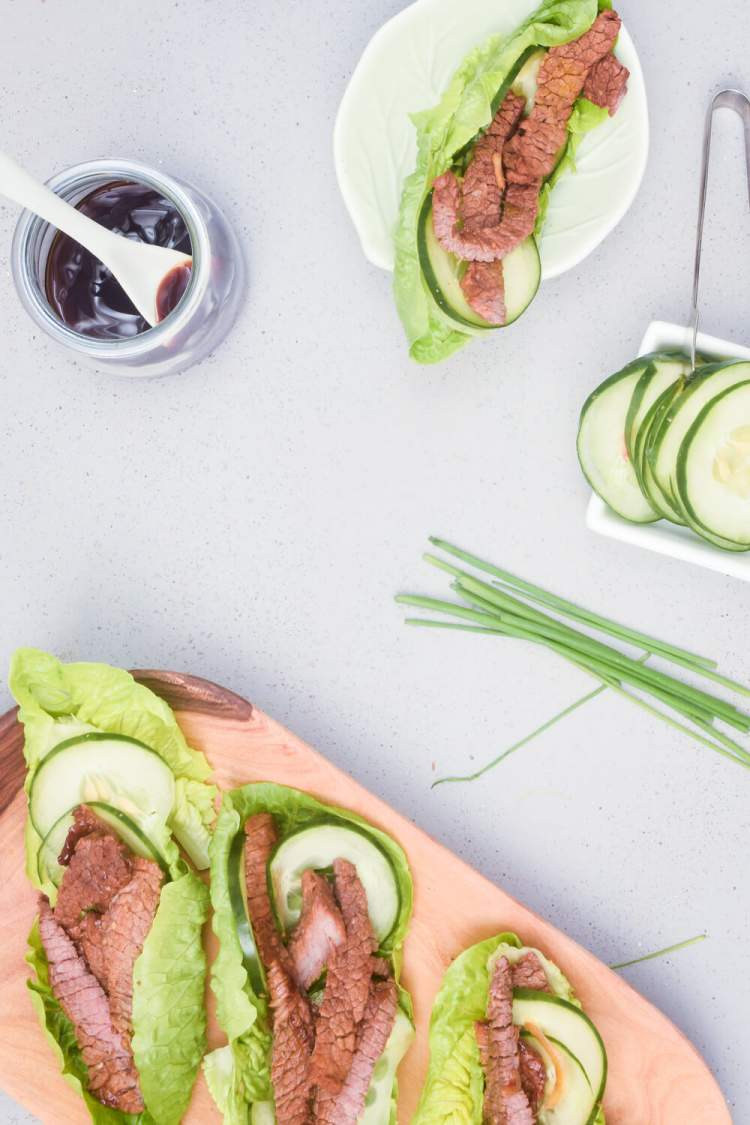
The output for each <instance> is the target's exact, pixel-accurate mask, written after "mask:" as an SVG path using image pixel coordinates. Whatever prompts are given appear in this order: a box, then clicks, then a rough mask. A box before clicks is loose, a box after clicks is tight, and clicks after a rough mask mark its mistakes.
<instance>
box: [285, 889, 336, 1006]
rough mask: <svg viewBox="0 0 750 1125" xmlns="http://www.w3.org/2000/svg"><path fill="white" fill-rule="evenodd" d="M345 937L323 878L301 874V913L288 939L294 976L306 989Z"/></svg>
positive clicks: (329, 890) (334, 903) (330, 891)
mask: <svg viewBox="0 0 750 1125" xmlns="http://www.w3.org/2000/svg"><path fill="white" fill-rule="evenodd" d="M345 940H346V927H345V925H344V919H343V918H342V917H341V911H340V910H339V908H338V906H337V905H336V902H335V899H334V897H333V891H332V890H331V888H330V885H329V883H328V881H327V879H325V878H324V876H323V875H319V874H318V873H317V872H316V871H312V870H308V871H304V872H303V873H302V913H301V914H300V919H299V922H298V923H297V925H296V927H295V930H294V933H293V934H292V937H291V940H290V942H289V953H290V954H291V958H292V965H293V967H294V977H295V980H296V981H297V984H298V985H299V987H300V988H301V989H308V988H309V987H310V985H311V984H313V983H314V982H315V981H316V980H317V979H318V977H319V976H320V975H321V973H322V972H323V970H324V969H325V968H326V966H327V965H328V961H329V959H330V957H331V954H332V953H333V951H334V949H336V948H337V947H338V946H339V945H341V944H342V943H343V942H344V941H345Z"/></svg>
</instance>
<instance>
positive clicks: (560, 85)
mask: <svg viewBox="0 0 750 1125" xmlns="http://www.w3.org/2000/svg"><path fill="white" fill-rule="evenodd" d="M619 31H620V17H619V16H618V15H617V13H616V12H613V11H609V10H608V11H603V12H600V14H599V15H598V16H597V18H596V19H595V20H594V22H593V24H592V25H591V27H590V28H589V30H588V31H587V32H585V33H584V34H583V35H582V36H581V37H580V39H574V40H573V41H572V42H571V43H564V44H563V45H562V46H560V47H552V48H550V50H549V51H548V52H547V54H546V55H545V57H544V61H543V62H542V65H541V67H540V68H539V76H538V79H537V90H536V95H535V98H534V108H533V109H532V111H531V113H530V114H529V116H528V117H527V118H526V119H525V120H524V121H523V122H522V123H521V125H520V127H519V129H518V132H517V133H516V134H515V135H514V136H513V137H511V139H510V140H509V141H508V143H507V145H506V146H505V149H504V153H503V163H504V167H505V175H506V177H507V180H508V183H509V184H510V183H517V184H528V183H530V182H532V181H533V180H542V179H544V178H545V177H546V176H549V174H550V173H551V172H552V170H553V168H554V167H555V164H556V163H557V157H558V153H559V152H560V149H561V148H562V146H563V145H564V143H565V140H566V134H567V125H568V118H569V117H570V114H571V112H572V110H573V105H574V103H575V101H576V99H577V98H578V97H579V96H580V94H581V91H582V90H583V87H584V84H585V82H586V78H587V76H588V73H589V71H590V70H591V69H592V67H594V66H595V65H596V63H598V62H599V61H600V60H601V59H603V58H604V56H605V55H608V54H609V53H610V51H611V50H612V48H613V47H614V45H615V40H616V39H617V36H618V34H619Z"/></svg>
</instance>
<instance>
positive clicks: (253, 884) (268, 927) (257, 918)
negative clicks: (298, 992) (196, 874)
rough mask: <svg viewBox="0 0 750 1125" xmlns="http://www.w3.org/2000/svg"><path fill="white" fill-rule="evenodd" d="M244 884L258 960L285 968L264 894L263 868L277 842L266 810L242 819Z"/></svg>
mask: <svg viewBox="0 0 750 1125" xmlns="http://www.w3.org/2000/svg"><path fill="white" fill-rule="evenodd" d="M245 837H246V839H245V885H246V888H247V910H248V914H249V915H250V921H251V922H252V926H253V934H254V936H255V941H256V943H257V946H258V952H259V953H260V959H261V961H262V962H263V964H264V965H266V966H268V965H270V964H271V962H272V961H279V962H281V964H282V965H283V966H284V968H285V969H286V970H287V971H289V969H290V967H291V962H290V959H289V954H288V952H287V948H286V946H285V945H284V943H283V942H282V940H281V938H280V937H279V932H278V930H277V929H276V921H275V919H274V916H273V907H272V905H271V899H270V897H269V894H268V882H267V870H268V861H269V859H270V858H271V853H272V852H273V849H274V848H275V846H276V844H277V842H278V835H277V832H276V825H275V823H274V819H273V817H272V816H271V814H270V813H255V815H254V816H250V817H248V819H247V820H246V821H245Z"/></svg>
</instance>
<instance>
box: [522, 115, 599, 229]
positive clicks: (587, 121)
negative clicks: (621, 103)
mask: <svg viewBox="0 0 750 1125" xmlns="http://www.w3.org/2000/svg"><path fill="white" fill-rule="evenodd" d="M608 117H609V110H608V109H607V108H606V107H605V106H600V105H594V103H593V102H590V101H589V100H588V98H579V99H578V101H577V102H576V104H575V105H574V106H573V112H572V113H571V115H570V117H569V119H568V139H567V141H566V143H565V148H564V149H563V154H562V156H561V157H560V159H559V160H558V162H557V164H556V165H555V169H554V171H553V173H552V175H551V176H550V177H549V179H547V180H545V182H544V185H543V187H542V190H541V192H540V194H539V211H538V212H537V217H536V228H535V232H534V233H535V234H536V235H537V236H538V235H539V234H541V231H542V227H543V226H544V221H545V219H546V218H547V209H548V207H549V197H550V194H551V192H552V189H553V188H554V186H555V184H556V183H557V182H558V181H559V180H560V178H561V177H562V176H564V175H565V173H566V172H575V170H576V153H577V152H578V149H579V147H580V144H581V141H582V140H583V138H584V137H585V136H586V134H587V133H590V132H591V130H592V129H596V127H597V125H601V124H602V123H603V122H604V121H606V120H607V118H608Z"/></svg>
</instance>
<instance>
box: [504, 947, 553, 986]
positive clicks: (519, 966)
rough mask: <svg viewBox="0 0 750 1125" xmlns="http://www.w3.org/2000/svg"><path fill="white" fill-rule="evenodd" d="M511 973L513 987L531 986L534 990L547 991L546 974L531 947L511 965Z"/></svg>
mask: <svg viewBox="0 0 750 1125" xmlns="http://www.w3.org/2000/svg"><path fill="white" fill-rule="evenodd" d="M511 975H512V978H513V987H514V988H533V989H534V991H535V992H549V982H548V981H547V974H546V973H545V971H544V969H543V967H542V962H541V961H540V960H539V958H538V957H537V955H536V953H534V951H533V950H532V949H530V950H529V951H528V952H527V953H524V954H523V955H522V956H521V957H519V958H518V960H517V961H516V963H515V964H514V965H513V966H512V969H511Z"/></svg>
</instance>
